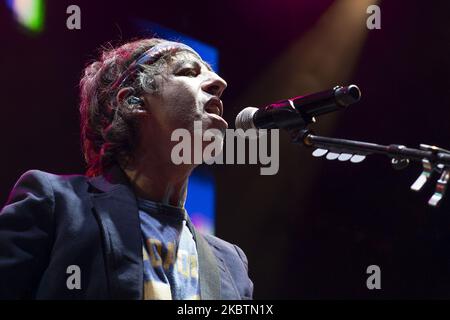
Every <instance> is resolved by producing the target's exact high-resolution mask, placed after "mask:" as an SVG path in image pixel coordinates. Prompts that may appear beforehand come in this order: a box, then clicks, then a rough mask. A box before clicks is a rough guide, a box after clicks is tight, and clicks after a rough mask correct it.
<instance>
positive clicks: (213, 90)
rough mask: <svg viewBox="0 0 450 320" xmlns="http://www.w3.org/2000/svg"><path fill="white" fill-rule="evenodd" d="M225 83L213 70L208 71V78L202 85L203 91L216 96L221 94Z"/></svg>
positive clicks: (225, 85)
mask: <svg viewBox="0 0 450 320" xmlns="http://www.w3.org/2000/svg"><path fill="white" fill-rule="evenodd" d="M226 87H227V83H226V82H225V80H223V79H222V78H221V77H220V76H219V75H218V74H216V73H215V72H209V77H208V80H207V81H205V83H204V84H203V86H202V89H203V91H205V92H208V93H209V94H211V95H214V96H216V97H218V98H220V97H221V96H222V93H223V91H224V90H225V88H226Z"/></svg>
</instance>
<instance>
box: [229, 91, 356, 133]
mask: <svg viewBox="0 0 450 320" xmlns="http://www.w3.org/2000/svg"><path fill="white" fill-rule="evenodd" d="M360 98H361V91H360V90H359V88H358V87H357V86H356V85H354V84H352V85H349V86H346V87H342V86H336V87H334V88H333V89H330V90H325V91H321V92H318V93H313V94H309V95H306V96H299V97H295V98H292V99H287V100H281V101H278V102H275V103H272V104H270V105H268V106H265V107H262V108H254V107H248V108H245V109H243V110H242V111H241V112H239V114H238V115H237V116H236V121H235V124H236V128H237V129H243V130H247V129H251V128H253V129H276V128H280V129H294V128H303V127H305V126H306V125H307V124H309V123H312V122H315V119H314V117H317V116H320V115H323V114H326V113H330V112H334V111H338V110H341V109H345V108H346V107H347V106H349V105H350V104H352V103H355V102H358V101H359V99H360Z"/></svg>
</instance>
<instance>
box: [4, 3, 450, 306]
mask: <svg viewBox="0 0 450 320" xmlns="http://www.w3.org/2000/svg"><path fill="white" fill-rule="evenodd" d="M373 4H376V5H378V6H379V7H380V8H381V29H374V30H369V29H368V28H367V26H366V21H367V19H368V18H369V16H370V14H368V13H367V12H366V10H367V7H368V6H370V5H373ZM70 5H77V6H79V8H80V10H81V28H80V29H78V30H70V29H68V28H67V26H66V22H67V19H68V18H69V17H70V16H71V14H72V13H73V12H70V13H67V12H66V10H67V8H68V7H69V6H70ZM449 10H450V4H449V3H448V1H433V2H432V4H431V2H429V1H428V2H422V1H376V0H371V1H369V0H335V1H332V0H315V1H312V0H296V1H294V0H267V1H258V0H245V1H242V0H241V1H238V0H228V1H219V0H217V1H186V0H184V1H181V0H173V1H154V0H147V1H138V0H128V1H123V2H122V1H95V2H94V1H66V0H60V1H44V0H41V1H32V0H23V1H20V0H19V1H11V0H9V1H0V26H1V34H2V38H3V41H2V45H1V50H0V70H1V77H0V92H1V105H2V110H3V111H2V114H1V116H0V143H1V146H2V149H1V158H0V168H1V170H0V177H1V180H0V201H1V203H2V204H3V203H4V202H5V201H6V199H7V197H8V194H9V192H10V190H11V188H12V187H13V185H14V183H15V181H16V180H17V179H18V177H19V176H20V175H21V174H22V173H24V172H25V171H27V170H29V169H40V170H45V171H50V172H53V173H59V174H72V173H83V172H84V169H85V167H84V162H83V157H82V154H81V149H80V142H79V116H78V109H77V105H78V102H79V100H78V81H79V78H80V76H81V71H82V69H83V67H84V66H85V65H86V64H87V63H88V62H90V61H92V60H93V59H95V58H96V57H97V53H98V48H99V47H100V46H102V45H107V44H108V43H109V42H112V43H113V44H119V43H122V42H124V41H128V40H131V39H133V38H141V37H146V36H147V37H148V36H152V35H153V34H155V33H156V34H157V35H159V36H166V37H169V38H170V37H171V38H173V39H181V40H183V39H187V40H186V41H196V42H198V43H197V44H198V45H200V46H205V48H206V50H209V51H208V52H209V53H211V55H210V56H208V57H210V59H213V60H217V61H210V62H215V63H216V64H217V65H216V68H217V70H218V72H219V73H220V75H221V76H222V77H223V78H224V79H225V80H226V81H227V82H228V89H227V90H226V91H225V94H224V96H223V101H224V105H225V118H226V120H227V121H228V123H229V124H230V127H234V119H235V116H236V114H237V113H238V112H239V111H240V110H241V109H242V108H243V107H244V106H260V105H264V104H268V103H270V102H273V101H276V100H280V99H285V98H290V97H293V96H297V95H303V94H307V93H313V92H316V91H321V90H325V89H329V88H331V87H333V86H335V85H338V84H341V85H346V84H351V83H354V84H357V85H358V86H359V87H360V89H361V91H362V99H361V101H360V102H359V103H357V104H355V105H352V106H350V107H349V108H348V109H347V110H345V111H343V112H339V113H335V114H329V115H326V116H322V117H320V118H318V119H317V120H318V122H317V124H315V125H314V126H312V128H313V129H314V130H315V132H316V133H317V134H320V135H325V136H332V137H339V138H347V139H354V140H362V141H368V142H375V143H380V144H391V143H396V144H404V145H407V146H409V147H415V148H416V147H418V146H419V144H420V143H426V144H432V145H438V146H441V147H443V148H450V127H449V124H450V108H449V106H450V92H449V85H450V81H449V76H448V75H449V71H450V41H449V39H450V22H449V20H448V12H449ZM191 43H192V42H191ZM311 152H312V150H311V149H307V148H305V147H302V146H299V145H294V144H292V143H291V140H290V138H289V136H288V135H287V134H285V133H281V135H280V165H279V171H278V174H276V175H273V176H261V175H260V173H259V170H260V166H259V165H221V166H219V165H215V166H206V168H205V167H201V168H199V170H198V172H197V173H196V175H195V177H194V178H193V179H192V181H193V182H192V186H191V185H190V190H189V192H190V193H191V195H190V197H191V198H190V199H189V201H191V203H190V204H189V206H191V207H189V206H188V209H189V210H190V212H191V214H194V213H195V214H197V213H198V217H197V218H198V221H197V223H198V225H200V226H202V225H203V230H204V231H205V232H211V233H215V234H216V235H217V236H219V237H221V238H224V239H226V240H228V241H230V242H232V243H235V244H237V245H239V246H240V247H241V248H242V249H243V250H244V251H245V253H246V254H247V257H248V260H249V268H250V270H249V273H250V277H251V278H252V280H253V281H254V283H255V294H254V296H255V298H257V299H269V298H270V299H359V298H361V299H386V298H388V299H391V298H393V299H399V298H448V297H450V196H448V197H447V198H446V199H444V200H443V203H442V205H441V206H440V207H439V208H431V207H429V206H428V205H427V201H428V198H429V197H430V196H431V194H432V193H433V191H434V183H430V184H429V185H427V187H426V188H425V189H424V190H423V191H422V192H420V193H414V192H412V191H410V190H409V187H410V185H411V184H412V183H413V182H414V181H415V179H416V178H417V177H418V176H419V174H420V173H421V166H420V164H418V163H412V164H411V165H410V166H409V167H408V168H406V169H405V170H402V171H395V170H393V169H392V167H391V165H390V162H389V159H388V158H385V157H382V156H370V157H368V158H367V159H366V160H365V161H364V162H362V163H360V164H352V163H349V162H344V163H342V162H340V161H327V160H325V159H320V158H319V159H316V158H313V157H312V156H311ZM202 196H203V197H202ZM196 206H197V207H198V208H199V209H197V207H196ZM197 211H198V212H197ZM372 264H375V265H378V266H379V267H380V268H381V290H368V289H367V287H366V279H367V278H368V276H369V275H368V274H366V269H367V267H368V266H369V265H372Z"/></svg>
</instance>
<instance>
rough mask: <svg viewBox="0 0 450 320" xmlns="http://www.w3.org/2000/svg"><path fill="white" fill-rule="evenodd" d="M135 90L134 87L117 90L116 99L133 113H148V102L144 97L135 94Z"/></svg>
mask: <svg viewBox="0 0 450 320" xmlns="http://www.w3.org/2000/svg"><path fill="white" fill-rule="evenodd" d="M134 93H135V90H134V89H133V88H132V87H126V88H122V89H120V90H119V91H118V92H117V95H116V101H117V104H118V105H122V106H123V107H125V108H127V109H128V110H129V111H131V112H133V113H138V114H141V113H147V108H146V102H145V99H144V98H143V97H138V96H135V95H134Z"/></svg>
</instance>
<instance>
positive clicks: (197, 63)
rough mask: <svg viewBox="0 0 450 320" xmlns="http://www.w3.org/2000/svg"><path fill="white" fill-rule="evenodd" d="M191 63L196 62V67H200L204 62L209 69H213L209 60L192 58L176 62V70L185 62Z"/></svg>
mask: <svg viewBox="0 0 450 320" xmlns="http://www.w3.org/2000/svg"><path fill="white" fill-rule="evenodd" d="M189 63H190V64H194V65H195V66H196V67H200V65H201V64H203V65H204V66H205V67H206V69H208V70H209V71H213V69H212V67H211V65H210V64H209V63H208V62H206V61H203V60H199V61H197V60H191V59H181V60H178V61H176V62H175V64H174V67H173V68H174V70H177V69H179V68H181V67H182V66H183V65H184V64H189Z"/></svg>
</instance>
